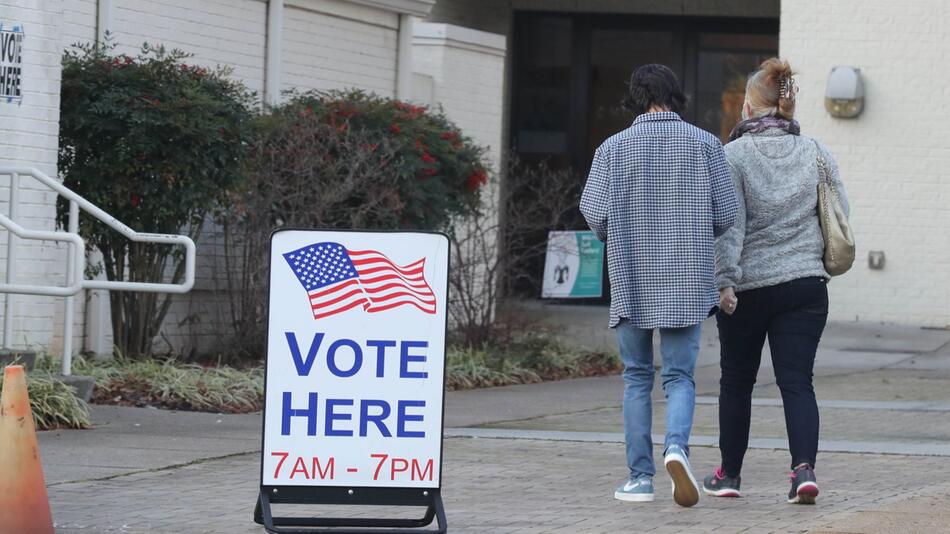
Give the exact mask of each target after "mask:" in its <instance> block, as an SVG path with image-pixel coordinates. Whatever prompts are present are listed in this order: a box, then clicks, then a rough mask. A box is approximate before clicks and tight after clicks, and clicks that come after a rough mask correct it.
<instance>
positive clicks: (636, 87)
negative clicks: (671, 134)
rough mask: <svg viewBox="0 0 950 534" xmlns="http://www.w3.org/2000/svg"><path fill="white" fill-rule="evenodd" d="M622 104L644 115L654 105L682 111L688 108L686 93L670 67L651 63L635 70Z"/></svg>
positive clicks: (634, 112)
mask: <svg viewBox="0 0 950 534" xmlns="http://www.w3.org/2000/svg"><path fill="white" fill-rule="evenodd" d="M621 104H622V105H623V107H624V109H627V110H629V111H632V112H633V114H634V115H642V114H644V113H646V112H647V110H648V109H650V107H652V106H654V105H657V106H662V107H665V108H668V109H669V110H670V111H673V112H675V113H682V112H683V111H684V110H685V109H686V95H685V94H683V89H682V88H680V82H679V79H677V78H676V74H674V73H673V71H672V70H670V68H669V67H667V66H666V65H660V64H659V63H650V64H648V65H642V66H640V67H638V68H637V69H636V70H634V71H633V74H632V75H631V76H630V87H629V89H628V91H627V96H626V97H624V99H623V102H621Z"/></svg>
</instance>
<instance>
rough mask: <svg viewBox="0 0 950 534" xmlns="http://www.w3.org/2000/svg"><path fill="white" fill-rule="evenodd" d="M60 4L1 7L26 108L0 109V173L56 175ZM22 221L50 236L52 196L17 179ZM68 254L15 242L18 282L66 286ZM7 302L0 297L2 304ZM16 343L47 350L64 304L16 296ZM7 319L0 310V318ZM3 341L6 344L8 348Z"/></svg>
mask: <svg viewBox="0 0 950 534" xmlns="http://www.w3.org/2000/svg"><path fill="white" fill-rule="evenodd" d="M62 14H63V4H62V2H61V1H56V0H45V1H37V0H33V1H29V0H14V1H0V20H2V21H3V23H4V25H5V26H7V25H11V24H13V23H20V24H22V25H23V27H24V29H25V33H26V37H25V39H24V41H23V93H24V96H23V102H22V104H19V105H17V104H8V103H6V102H3V103H0V123H2V124H3V126H4V135H3V142H2V143H0V165H25V166H32V167H36V168H38V169H39V170H40V171H42V172H44V173H46V174H49V175H53V176H55V175H56V151H57V146H58V141H57V139H58V134H59V80H60V53H61V50H62V47H61V44H60V39H61V33H62ZM9 184H10V179H9V178H8V177H6V176H3V177H0V211H2V212H3V213H9V209H10V207H9V205H8V202H7V199H8V198H9ZM20 184H21V185H20V198H21V202H20V204H19V210H20V211H19V216H18V217H17V222H19V223H20V224H21V225H23V226H25V227H28V228H34V229H39V230H52V229H53V228H54V217H55V207H54V203H53V201H54V200H53V199H54V197H53V195H52V193H49V192H48V191H47V190H45V189H44V188H42V187H40V186H39V184H38V183H36V182H35V181H33V180H32V179H30V178H21V182H20ZM6 240H7V232H6V231H5V230H0V242H2V246H0V276H6V272H5V271H6V255H7V250H6ZM65 251H66V246H65V245H58V244H56V243H52V242H40V241H20V244H19V245H18V247H17V255H18V256H17V264H16V273H17V274H16V281H17V282H20V283H31V284H43V285H51V284H56V283H59V284H61V283H63V282H64V281H65V269H64V267H63V262H64V261H65V258H66V252H65ZM5 298H7V297H5V296H0V300H3V299H5ZM13 298H14V301H15V303H16V304H15V308H14V313H15V315H14V321H13V327H14V332H13V339H12V345H13V346H15V347H21V348H22V347H25V346H29V347H35V348H40V349H48V348H50V347H52V348H54V349H55V347H54V346H53V329H52V328H51V324H52V323H53V320H54V316H55V315H56V314H57V313H59V314H61V313H62V301H61V299H54V298H52V297H38V296H32V295H16V296H14V297H13ZM3 313H4V311H3V308H2V307H0V317H2V315H3ZM6 341H7V340H4V342H5V344H6Z"/></svg>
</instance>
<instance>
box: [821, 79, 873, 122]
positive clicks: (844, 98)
mask: <svg viewBox="0 0 950 534" xmlns="http://www.w3.org/2000/svg"><path fill="white" fill-rule="evenodd" d="M825 109H827V110H828V113H830V114H831V116H832V117H838V118H843V119H850V118H853V117H857V116H858V115H860V114H861V111H862V110H863V109H864V80H863V79H861V69H858V68H855V67H847V66H838V67H834V68H832V69H831V73H830V74H828V87H827V89H826V90H825Z"/></svg>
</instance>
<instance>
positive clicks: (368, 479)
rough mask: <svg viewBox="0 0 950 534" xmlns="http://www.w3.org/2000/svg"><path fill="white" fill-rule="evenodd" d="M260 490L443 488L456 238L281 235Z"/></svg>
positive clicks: (274, 268)
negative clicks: (451, 247) (451, 262)
mask: <svg viewBox="0 0 950 534" xmlns="http://www.w3.org/2000/svg"><path fill="white" fill-rule="evenodd" d="M270 262H271V264H270V297H269V299H270V311H269V317H268V329H267V379H266V384H265V409H264V448H263V456H262V474H261V485H262V486H349V487H398V488H406V487H420V488H438V487H440V480H441V464H442V406H443V400H444V370H445V328H446V301H447V297H448V262H449V244H448V239H447V238H446V237H445V236H444V235H442V234H434V233H419V232H336V231H305V230H283V231H278V232H275V233H274V235H273V237H272V239H271V252H270Z"/></svg>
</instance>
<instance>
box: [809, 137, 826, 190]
mask: <svg viewBox="0 0 950 534" xmlns="http://www.w3.org/2000/svg"><path fill="white" fill-rule="evenodd" d="M811 142H812V143H813V144H814V145H815V159H816V160H817V162H818V180H819V181H822V182H825V183H827V184H831V176H829V172H828V162H826V161H825V157H824V156H823V155H822V154H821V147H820V146H818V141H815V140H814V139H812V140H811Z"/></svg>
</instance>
